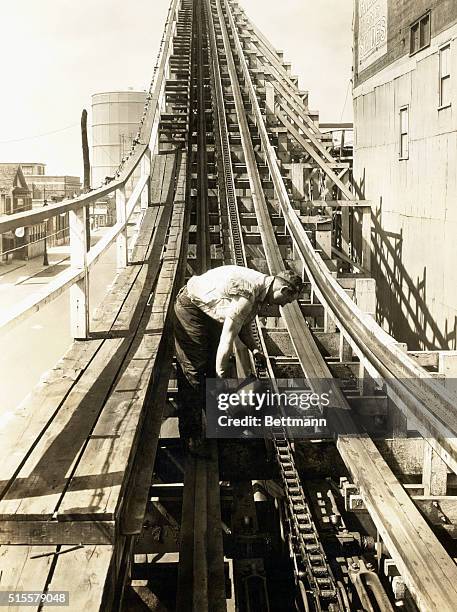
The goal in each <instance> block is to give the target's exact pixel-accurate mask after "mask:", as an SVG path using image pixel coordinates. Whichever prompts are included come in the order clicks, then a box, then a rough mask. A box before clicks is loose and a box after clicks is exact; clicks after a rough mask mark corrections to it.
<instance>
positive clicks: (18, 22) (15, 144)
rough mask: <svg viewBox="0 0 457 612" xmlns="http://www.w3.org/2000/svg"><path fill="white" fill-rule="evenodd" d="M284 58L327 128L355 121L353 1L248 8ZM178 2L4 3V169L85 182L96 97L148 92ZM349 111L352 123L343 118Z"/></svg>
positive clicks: (249, 2) (270, 2)
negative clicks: (85, 115) (39, 169)
mask: <svg viewBox="0 0 457 612" xmlns="http://www.w3.org/2000/svg"><path fill="white" fill-rule="evenodd" d="M240 4H241V5H242V6H243V7H244V9H245V10H246V13H247V15H248V17H249V18H250V19H251V20H252V21H254V23H255V24H256V25H257V26H258V27H259V28H260V29H261V30H262V31H263V33H264V34H265V35H266V36H267V38H269V39H270V41H271V43H272V44H273V46H274V47H275V48H277V49H281V50H283V51H284V57H285V59H286V60H287V61H290V62H292V72H293V74H295V75H297V76H298V77H299V82H300V86H301V87H302V88H303V89H307V90H308V91H309V92H310V108H311V109H312V110H319V112H320V119H321V121H340V120H343V121H351V120H352V102H351V94H350V91H349V80H350V78H351V62H352V51H351V48H352V33H351V25H352V0H281V1H280V2H278V1H277V0H240ZM168 6H169V0H128V1H125V0H123V1H121V0H95V1H94V0H78V1H77V2H75V0H40V2H37V1H36V0H15V1H14V2H2V8H1V22H2V34H1V36H0V57H1V58H2V63H1V76H2V95H1V96H0V162H20V161H22V162H42V163H46V164H47V173H48V174H53V173H56V174H74V175H77V176H81V175H82V154H81V136H80V118H81V112H82V109H83V108H86V109H87V110H88V111H89V122H90V105H91V95H92V94H93V93H97V92H101V91H113V90H122V89H127V88H129V87H131V88H133V89H147V88H148V87H149V83H150V80H151V76H152V69H153V66H154V64H155V59H156V56H157V51H158V48H159V43H160V39H161V37H162V32H163V27H164V23H165V18H166V14H167V11H168ZM343 108H344V113H343Z"/></svg>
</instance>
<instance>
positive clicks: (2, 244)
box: [0, 164, 32, 261]
mask: <svg viewBox="0 0 457 612" xmlns="http://www.w3.org/2000/svg"><path fill="white" fill-rule="evenodd" d="M31 208H32V193H31V191H30V188H29V186H28V185H27V182H26V180H25V177H24V174H23V172H22V169H21V165H20V164H0V215H12V214H15V213H18V212H23V211H25V210H30V209H31ZM28 233H29V228H25V229H24V233H23V234H22V235H21V232H20V231H17V230H16V232H15V233H14V232H7V233H6V234H2V235H0V253H1V254H2V255H1V260H2V261H6V260H8V258H9V259H24V258H28V256H29V252H28V247H27V243H28Z"/></svg>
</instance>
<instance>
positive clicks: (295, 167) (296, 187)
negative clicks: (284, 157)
mask: <svg viewBox="0 0 457 612" xmlns="http://www.w3.org/2000/svg"><path fill="white" fill-rule="evenodd" d="M290 178H291V180H292V195H293V197H294V198H304V197H305V176H304V169H303V164H299V163H292V164H290Z"/></svg>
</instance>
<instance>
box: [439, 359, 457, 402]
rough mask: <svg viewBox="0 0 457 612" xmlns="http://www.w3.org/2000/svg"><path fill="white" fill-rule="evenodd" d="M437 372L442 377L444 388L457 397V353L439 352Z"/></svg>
mask: <svg viewBox="0 0 457 612" xmlns="http://www.w3.org/2000/svg"><path fill="white" fill-rule="evenodd" d="M438 372H439V373H440V374H443V376H444V386H445V387H446V389H447V390H448V391H450V392H451V393H454V394H456V395H457V351H440V352H439V354H438Z"/></svg>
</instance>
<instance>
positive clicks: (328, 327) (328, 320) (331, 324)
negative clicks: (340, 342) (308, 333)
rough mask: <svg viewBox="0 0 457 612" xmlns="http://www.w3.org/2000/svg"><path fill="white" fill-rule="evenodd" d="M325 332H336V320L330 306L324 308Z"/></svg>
mask: <svg viewBox="0 0 457 612" xmlns="http://www.w3.org/2000/svg"><path fill="white" fill-rule="evenodd" d="M324 332H328V333H334V332H336V325H335V321H334V319H333V317H332V315H331V312H330V310H329V309H328V308H324Z"/></svg>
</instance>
